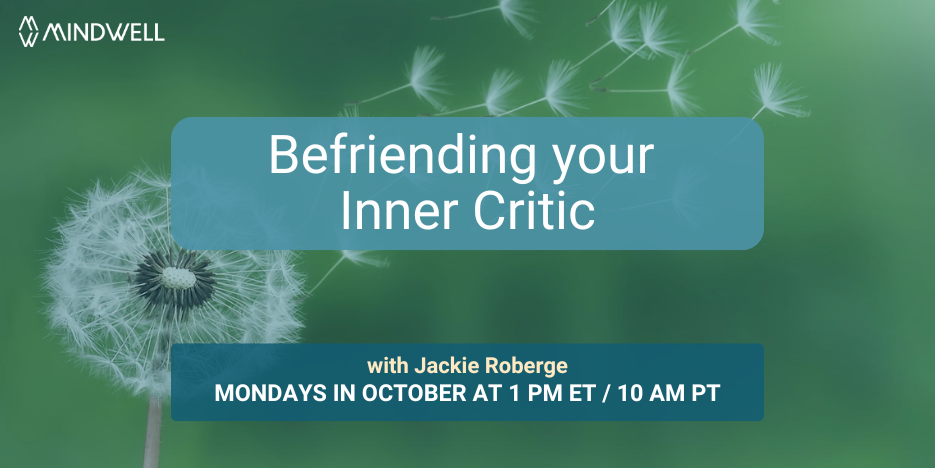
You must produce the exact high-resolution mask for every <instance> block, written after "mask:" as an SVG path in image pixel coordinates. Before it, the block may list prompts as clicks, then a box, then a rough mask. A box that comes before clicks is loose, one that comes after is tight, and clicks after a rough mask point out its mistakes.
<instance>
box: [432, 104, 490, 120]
mask: <svg viewBox="0 0 935 468" xmlns="http://www.w3.org/2000/svg"><path fill="white" fill-rule="evenodd" d="M486 105H487V104H486V103H480V104H478V105H476V106H467V107H462V108H460V109H455V110H451V111H448V112H442V113H441V114H432V115H434V116H435V117H438V116H442V115H449V114H455V113H458V112H461V111H466V110H471V109H477V108H478V107H484V106H486Z"/></svg>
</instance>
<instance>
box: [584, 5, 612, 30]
mask: <svg viewBox="0 0 935 468" xmlns="http://www.w3.org/2000/svg"><path fill="white" fill-rule="evenodd" d="M614 3H617V0H610V3H609V4H607V6H606V7H604V9H603V10H601V12H600V13H598V14H597V15H595V16H594V17H593V18H591V19H589V20H588V22H587V23H584V27H588V26H591V25H592V24H594V23H596V22H597V20H599V19H601V16H604V13H607V10H609V9H610V7H612V6H613V5H614Z"/></svg>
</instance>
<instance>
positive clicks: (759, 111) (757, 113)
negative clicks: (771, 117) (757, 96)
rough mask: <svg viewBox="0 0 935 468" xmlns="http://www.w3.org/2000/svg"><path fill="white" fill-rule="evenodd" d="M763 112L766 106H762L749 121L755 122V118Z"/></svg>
mask: <svg viewBox="0 0 935 468" xmlns="http://www.w3.org/2000/svg"><path fill="white" fill-rule="evenodd" d="M764 110H766V106H763V107H761V108H760V110H758V111H756V114H753V117H750V120H756V118H757V117H759V115H760V113H761V112H763V111H764Z"/></svg>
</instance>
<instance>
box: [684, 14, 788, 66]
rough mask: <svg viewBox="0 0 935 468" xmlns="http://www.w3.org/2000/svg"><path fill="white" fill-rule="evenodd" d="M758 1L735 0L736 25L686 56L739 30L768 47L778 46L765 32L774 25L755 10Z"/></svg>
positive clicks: (777, 42)
mask: <svg viewBox="0 0 935 468" xmlns="http://www.w3.org/2000/svg"><path fill="white" fill-rule="evenodd" d="M759 3H760V0H737V7H736V8H735V9H734V18H736V19H737V23H736V24H734V25H733V26H731V27H730V28H729V29H728V30H727V31H724V32H722V33H721V34H718V35H717V36H715V37H714V39H711V40H710V41H708V42H707V43H705V44H704V45H703V46H701V47H699V48H697V49H695V50H693V51H691V52H689V53H688V54H689V55H691V54H694V53H695V52H698V51H700V50H701V49H704V48H705V47H708V46H709V45H711V44H713V43H714V42H715V41H717V40H718V39H720V38H722V37H724V36H726V35H727V34H728V33H730V32H731V31H733V30H735V29H737V28H740V29H742V30H743V31H744V32H745V33H747V35H748V36H750V37H755V38H757V39H760V40H761V41H763V42H765V43H767V44H769V45H779V41H777V40H776V39H774V38H773V37H772V36H770V35H769V34H768V33H767V32H766V31H764V30H765V29H767V28H775V27H776V25H775V24H771V23H769V18H767V17H766V15H764V14H763V12H762V11H759V10H757V6H758V5H759Z"/></svg>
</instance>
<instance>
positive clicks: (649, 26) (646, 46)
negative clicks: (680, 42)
mask: <svg viewBox="0 0 935 468" xmlns="http://www.w3.org/2000/svg"><path fill="white" fill-rule="evenodd" d="M665 16H666V7H664V6H659V4H658V3H651V4H649V5H644V6H643V8H641V9H640V33H641V39H642V41H643V44H642V45H640V46H639V47H637V48H636V49H635V50H634V51H633V52H631V53H630V55H627V58H625V59H623V61H622V62H620V63H619V64H618V65H617V66H616V67H614V68H612V69H611V70H610V71H609V72H607V73H605V74H604V76H602V77H600V78H598V79H596V80H594V81H592V82H591V86H594V85H595V84H597V83H600V82H601V81H603V80H605V79H606V78H607V77H608V76H610V75H612V74H613V73H614V72H616V71H617V70H619V69H620V67H622V66H623V65H624V64H625V63H627V62H628V61H630V59H631V58H633V57H634V56H636V55H641V56H644V57H645V58H647V59H651V58H654V57H655V56H657V55H668V56H670V57H676V56H678V53H677V52H676V51H675V49H673V48H672V46H673V44H675V38H674V33H673V32H672V30H671V29H670V28H668V27H667V26H666V25H665V24H664V20H665Z"/></svg>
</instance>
